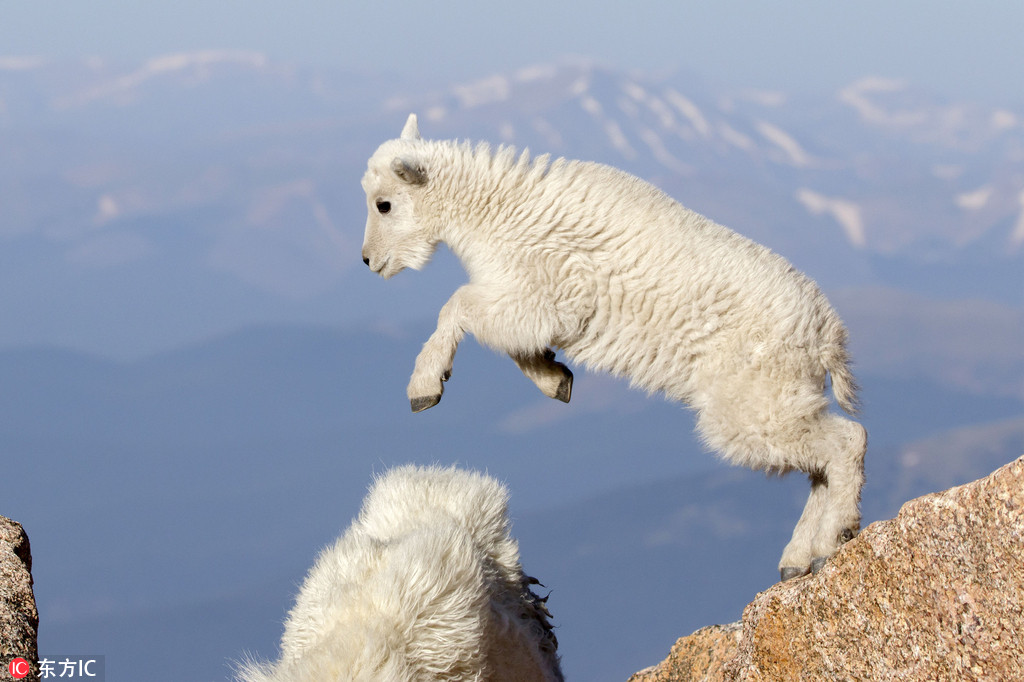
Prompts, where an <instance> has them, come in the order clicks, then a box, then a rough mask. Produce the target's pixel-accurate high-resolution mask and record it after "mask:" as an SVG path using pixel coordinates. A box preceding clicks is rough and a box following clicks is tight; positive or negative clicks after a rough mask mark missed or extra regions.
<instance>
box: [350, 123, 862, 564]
mask: <svg viewBox="0 0 1024 682" xmlns="http://www.w3.org/2000/svg"><path fill="white" fill-rule="evenodd" d="M362 184H363V189H364V190H365V191H366V197H367V207H368V217H367V221H366V233H365V238H364V241H363V261H364V262H365V263H366V264H367V265H369V266H370V268H371V269H372V270H373V271H374V272H376V273H378V274H380V275H381V276H383V277H385V278H388V277H392V276H393V275H395V274H396V273H398V272H400V271H401V270H403V269H404V268H407V267H408V268H414V269H419V268H421V267H423V266H424V265H426V263H427V262H428V261H429V260H430V258H431V256H432V255H433V253H434V250H435V249H436V247H437V245H438V244H439V243H441V242H444V243H445V244H447V245H448V246H449V247H450V248H451V250H452V251H453V252H454V253H455V254H456V255H457V256H458V257H459V259H460V260H461V261H462V264H463V266H464V267H465V268H466V270H467V272H468V273H469V283H468V284H466V285H464V286H462V287H460V288H459V289H458V290H457V291H456V292H455V293H454V295H452V297H451V298H450V299H449V300H448V302H447V303H446V304H445V305H444V307H442V309H441V313H440V315H439V317H438V322H437V330H436V331H435V332H434V333H433V334H432V335H431V336H430V338H429V339H428V340H427V342H426V344H425V345H424V347H423V349H422V351H421V352H420V354H419V356H418V357H417V358H416V366H415V369H414V371H413V374H412V378H411V380H410V382H409V386H408V397H409V399H410V401H411V405H412V409H413V410H414V411H419V410H423V409H426V408H428V407H431V406H433V405H435V404H437V402H438V401H439V400H440V399H441V394H442V392H443V382H444V381H447V380H448V378H449V377H450V375H451V369H452V361H453V358H454V356H455V350H456V347H457V346H458V344H459V342H460V341H461V340H462V338H463V336H464V334H465V333H466V332H469V333H471V334H473V335H474V336H475V337H476V338H477V339H478V340H479V341H480V342H482V343H483V344H485V345H487V346H490V347H492V348H494V349H497V350H500V351H504V352H505V353H507V354H508V355H509V356H511V357H512V359H513V360H514V361H515V362H516V364H517V365H519V367H520V369H521V370H522V371H523V373H524V374H526V376H527V377H529V378H530V379H531V380H532V381H533V382H534V383H536V384H537V386H538V387H539V388H540V390H541V391H543V392H544V393H545V394H546V395H548V396H550V397H552V398H558V399H560V400H564V401H568V400H569V397H570V395H571V389H572V373H571V372H570V371H569V370H568V368H566V367H565V366H564V365H563V364H561V363H559V362H556V361H555V360H554V352H553V351H552V349H553V348H558V349H561V350H562V351H563V352H564V353H565V355H566V357H568V358H569V359H571V360H573V361H575V362H578V363H582V364H583V365H585V366H587V367H590V368H593V369H600V370H606V371H609V372H611V373H613V374H616V375H619V376H624V377H628V378H629V379H630V381H631V382H632V384H633V385H634V386H637V387H639V388H643V389H646V390H647V391H650V392H655V391H657V392H662V393H664V394H666V395H668V396H669V397H671V398H674V399H676V400H679V401H682V402H684V403H686V404H688V405H690V406H691V407H692V408H693V409H694V410H696V412H697V430H698V432H699V434H700V435H701V437H702V438H703V440H704V441H705V442H706V444H707V445H708V446H709V447H711V448H712V449H714V450H716V451H718V452H719V453H721V455H722V456H723V457H724V458H725V459H726V460H728V461H730V462H732V463H735V464H742V465H745V466H748V467H751V468H755V469H765V470H770V471H778V472H787V471H791V470H800V471H804V472H806V473H808V474H809V476H810V479H811V494H810V497H809V499H808V501H807V505H806V507H805V508H804V512H803V514H802V515H801V517H800V520H799V522H798V523H797V525H796V528H795V529H794V531H793V536H792V540H791V541H790V542H789V544H788V545H787V546H786V548H785V550H784V551H783V554H782V560H781V561H780V562H779V569H780V571H781V573H782V577H783V579H787V578H790V577H794V576H798V575H803V574H804V573H806V572H807V571H808V570H817V569H818V568H820V566H821V565H822V564H823V563H824V561H825V559H826V558H827V557H829V556H831V555H832V554H833V553H835V551H836V550H837V549H838V548H839V546H840V545H841V544H842V543H843V542H845V541H846V540H848V539H849V538H851V537H852V536H853V535H854V534H855V533H856V532H857V530H858V529H859V526H860V512H859V501H860V491H861V488H862V486H863V482H864V474H863V470H864V452H865V450H866V447H867V435H866V433H865V431H864V429H863V428H862V427H861V426H860V424H858V423H856V422H854V421H851V420H848V419H845V418H843V417H841V416H839V415H838V414H834V413H831V412H830V411H829V401H828V398H827V397H826V395H825V383H826V375H830V376H831V382H832V393H833V395H834V396H835V399H836V401H837V402H838V403H839V405H840V406H841V407H842V408H843V409H844V410H845V411H847V412H849V413H851V414H852V413H854V411H855V408H856V385H855V382H854V379H853V376H852V374H851V372H850V368H849V359H848V355H847V350H846V340H847V332H846V329H845V327H844V326H843V324H842V321H841V320H840V319H839V317H838V315H836V313H835V311H834V310H833V309H832V307H831V306H830V305H829V303H828V301H827V300H826V299H825V297H824V295H823V294H822V293H821V291H820V290H819V289H818V287H817V285H816V284H815V283H814V282H813V281H811V280H810V279H809V278H808V277H806V276H805V275H803V274H802V273H800V272H798V271H797V270H796V269H794V268H793V267H792V266H791V265H790V264H789V263H788V262H787V261H786V260H785V259H783V258H782V257H780V256H778V255H776V254H775V253H773V252H772V251H770V250H769V249H767V248H765V247H764V246H761V245H759V244H756V243H754V242H752V241H750V240H748V239H746V238H745V237H742V236H740V235H738V234H736V233H735V232H733V231H731V230H729V229H727V228H725V227H723V226H721V225H718V224H716V223H714V222H712V221H711V220H709V219H707V218H705V217H703V216H701V215H699V214H697V213H694V212H693V211H690V210H688V209H686V208H684V207H683V206H681V205H680V204H678V203H677V202H676V201H674V200H673V199H671V198H670V197H669V196H667V195H666V194H664V193H663V192H662V191H660V190H659V189H657V188H656V187H654V186H652V185H650V184H648V183H646V182H644V181H642V180H640V179H638V178H635V177H633V176H631V175H629V174H627V173H625V172H622V171H619V170H616V169H614V168H610V167H608V166H604V165H600V164H596V163H586V162H579V161H567V160H565V159H557V160H555V161H551V160H550V159H549V157H548V156H540V157H537V158H535V159H532V160H531V158H530V157H529V154H528V153H525V152H524V153H523V154H522V155H519V156H517V155H516V153H515V151H514V150H513V149H511V148H499V149H498V150H497V151H492V150H491V149H490V148H489V147H488V146H487V145H483V144H481V145H478V146H476V147H473V146H470V145H469V144H468V143H462V144H459V143H455V142H451V141H430V140H424V139H422V138H421V137H420V134H419V128H418V125H417V122H416V117H415V115H410V116H409V119H408V121H407V122H406V125H405V128H404V129H403V130H402V134H401V137H400V138H399V139H397V140H391V141H388V142H385V143H384V144H383V145H381V146H380V147H379V148H378V149H377V151H376V153H374V155H373V156H372V157H371V158H370V161H369V164H368V168H367V171H366V174H365V175H364V176H363V181H362Z"/></svg>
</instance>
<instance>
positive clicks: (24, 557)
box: [0, 516, 39, 682]
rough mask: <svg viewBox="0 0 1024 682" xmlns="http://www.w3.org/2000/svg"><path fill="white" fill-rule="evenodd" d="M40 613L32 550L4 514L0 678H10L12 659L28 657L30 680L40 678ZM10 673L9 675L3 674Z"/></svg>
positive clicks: (0, 565)
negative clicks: (33, 573) (37, 638)
mask: <svg viewBox="0 0 1024 682" xmlns="http://www.w3.org/2000/svg"><path fill="white" fill-rule="evenodd" d="M38 629H39V612H38V611H36V600H35V596H34V595H33V593H32V553H31V551H30V549H29V544H28V536H27V535H26V534H25V529H24V528H22V527H21V524H19V523H16V522H14V521H11V520H10V519H8V518H7V517H5V516H0V665H2V666H3V668H2V670H0V678H2V679H10V677H9V673H8V666H9V665H10V663H11V660H12V659H14V658H16V657H20V658H24V659H25V660H26V661H28V662H29V663H30V665H31V668H32V669H31V672H30V673H29V674H28V675H27V676H26V677H24V678H22V679H24V680H27V681H28V682H33V681H34V680H38V679H39V669H38V664H37V663H36V661H37V660H38V658H39V657H38V651H37V648H36V634H37V632H38ZM3 676H7V677H3Z"/></svg>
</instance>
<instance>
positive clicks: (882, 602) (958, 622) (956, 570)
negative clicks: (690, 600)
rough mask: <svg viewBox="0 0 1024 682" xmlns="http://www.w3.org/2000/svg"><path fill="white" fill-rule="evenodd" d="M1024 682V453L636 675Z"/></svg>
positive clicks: (769, 593) (849, 547) (871, 529)
mask: <svg viewBox="0 0 1024 682" xmlns="http://www.w3.org/2000/svg"><path fill="white" fill-rule="evenodd" d="M669 680H671V681H673V682H682V681H684V680H685V681H691V680H692V681H697V680H701V681H706V682H712V681H714V682H720V681H726V680H759V681H768V680H873V681H874V680H949V681H954V680H955V681H957V682H959V681H962V680H993V681H996V680H1006V681H1010V680H1024V458H1020V459H1018V460H1016V461H1014V462H1011V463H1010V464H1007V465H1006V466H1004V467H1002V468H1000V469H998V470H997V471H995V472H994V473H992V474H991V475H989V476H987V477H985V478H983V479H980V480H977V481H974V482H973V483H968V484H966V485H962V486H959V487H956V488H951V489H949V490H946V491H945V492H941V493H933V494H930V495H925V496H924V497H920V498H917V499H915V500H911V501H910V502H907V503H906V504H905V505H903V508H902V509H900V512H899V514H898V515H897V516H896V518H895V519H891V520H888V521H879V522H877V523H873V524H871V525H870V526H868V527H867V528H865V529H864V530H863V532H861V534H860V535H859V536H858V537H856V538H855V539H854V540H852V541H851V542H849V543H847V544H846V545H845V546H844V547H843V548H842V549H841V550H840V552H839V553H838V554H836V556H835V557H833V558H832V559H831V560H829V562H828V563H827V564H826V565H825V568H823V569H822V570H821V572H820V573H818V574H817V575H811V576H806V577H804V578H799V579H796V580H792V581H789V582H786V583H779V584H777V585H774V586H773V587H771V588H770V589H768V590H766V591H764V592H762V593H760V594H758V595H757V597H756V598H755V599H754V601H753V602H751V603H750V604H749V605H748V606H747V608H746V609H745V610H744V612H743V618H742V620H741V621H740V622H739V623H733V624H731V625H724V626H718V625H716V626H711V627H708V628H704V629H701V630H698V631H697V632H695V633H694V634H692V635H690V636H688V637H683V638H682V639H680V640H679V641H677V642H676V644H675V645H674V646H673V647H672V651H671V653H670V654H669V657H668V658H667V659H665V660H664V661H663V662H662V663H660V664H659V665H657V666H654V667H651V668H647V669H646V670H643V671H641V672H638V673H636V674H635V675H633V676H632V677H631V678H630V682H663V681H669Z"/></svg>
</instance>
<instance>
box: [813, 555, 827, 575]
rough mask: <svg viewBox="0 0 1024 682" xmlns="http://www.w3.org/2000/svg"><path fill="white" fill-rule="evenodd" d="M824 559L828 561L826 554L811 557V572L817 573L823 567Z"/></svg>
mask: <svg viewBox="0 0 1024 682" xmlns="http://www.w3.org/2000/svg"><path fill="white" fill-rule="evenodd" d="M826 561H828V557H827V556H820V557H817V558H815V559H811V573H817V572H818V571H820V570H821V569H822V568H824V566H825V562H826Z"/></svg>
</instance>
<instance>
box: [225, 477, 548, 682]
mask: <svg viewBox="0 0 1024 682" xmlns="http://www.w3.org/2000/svg"><path fill="white" fill-rule="evenodd" d="M507 502H508V491H507V490H506V489H505V487H504V486H502V485H501V484H500V483H498V482H497V481H495V480H494V479H493V478H490V477H488V476H485V475H482V474H478V473H474V472H468V471H464V470H460V469H456V468H447V469H442V468H438V467H429V468H418V467H414V466H405V467H400V468H397V469H393V470H391V471H390V472H389V473H388V474H386V475H385V476H384V477H383V478H381V479H379V480H377V482H376V484H375V485H374V486H373V488H372V490H371V491H370V493H369V495H367V497H366V500H365V501H364V502H363V508H362V510H361V512H360V514H359V518H358V519H356V520H355V521H354V522H353V523H352V526H351V527H350V528H349V529H348V531H346V532H345V534H344V535H342V537H341V538H339V539H338V541H337V543H336V544H335V545H334V546H332V547H329V548H327V549H326V550H324V551H323V553H322V554H321V555H320V556H319V558H318V559H317V561H316V564H315V565H314V566H313V568H312V569H311V570H310V572H309V575H308V576H307V578H306V580H305V582H304V583H303V585H302V588H301V590H300V591H299V595H298V598H297V599H296V602H295V606H294V608H293V609H292V610H291V613H289V615H288V620H287V622H286V623H285V631H284V636H283V638H282V640H281V657H280V660H278V661H277V662H276V663H272V664H259V663H255V662H250V663H247V664H244V665H243V666H242V667H241V669H240V670H239V671H238V676H237V679H238V680H239V681H240V682H309V681H310V680H317V681H318V682H340V681H342V680H344V681H346V682H385V681H386V682H428V681H430V682H434V681H436V680H444V681H446V682H526V681H529V682H555V681H561V680H562V679H563V677H562V673H561V670H560V667H559V662H558V656H557V654H556V648H557V641H556V640H555V636H554V634H553V633H552V631H551V625H550V624H549V623H548V616H549V614H548V611H547V607H546V605H545V601H546V599H547V598H546V597H545V598H544V599H541V598H539V597H537V596H536V595H535V594H534V593H533V592H532V591H531V589H530V586H531V585H533V584H537V581H536V580H534V579H532V578H528V577H527V576H526V575H525V574H524V573H523V572H522V569H521V568H520V565H519V547H518V545H517V543H516V541H515V540H514V539H512V538H511V537H510V536H509V519H508V514H507Z"/></svg>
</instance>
